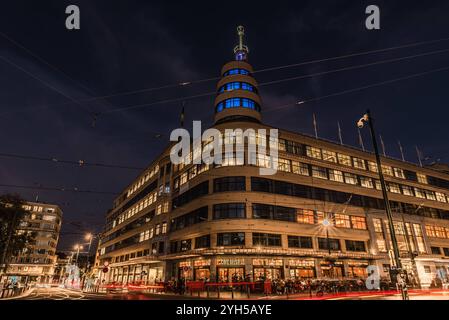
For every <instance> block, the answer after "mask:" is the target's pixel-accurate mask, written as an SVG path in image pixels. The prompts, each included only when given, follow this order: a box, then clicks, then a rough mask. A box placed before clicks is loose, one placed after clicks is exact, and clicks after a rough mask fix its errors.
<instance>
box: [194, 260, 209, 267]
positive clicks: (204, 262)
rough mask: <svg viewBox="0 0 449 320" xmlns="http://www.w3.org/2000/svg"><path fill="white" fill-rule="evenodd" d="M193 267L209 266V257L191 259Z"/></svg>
mask: <svg viewBox="0 0 449 320" xmlns="http://www.w3.org/2000/svg"><path fill="white" fill-rule="evenodd" d="M193 266H194V267H208V266H210V259H200V260H195V261H193Z"/></svg>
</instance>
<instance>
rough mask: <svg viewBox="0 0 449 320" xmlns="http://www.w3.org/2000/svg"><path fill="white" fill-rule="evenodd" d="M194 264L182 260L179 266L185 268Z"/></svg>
mask: <svg viewBox="0 0 449 320" xmlns="http://www.w3.org/2000/svg"><path fill="white" fill-rule="evenodd" d="M191 265H192V263H191V262H190V261H181V262H180V263H179V267H180V268H183V267H190V266H191Z"/></svg>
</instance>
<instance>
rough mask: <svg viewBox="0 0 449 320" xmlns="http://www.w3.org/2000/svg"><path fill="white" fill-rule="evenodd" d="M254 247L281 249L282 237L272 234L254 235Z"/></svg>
mask: <svg viewBox="0 0 449 320" xmlns="http://www.w3.org/2000/svg"><path fill="white" fill-rule="evenodd" d="M253 245H254V246H264V247H280V246H281V235H280V234H271V233H253Z"/></svg>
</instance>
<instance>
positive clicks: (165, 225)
mask: <svg viewBox="0 0 449 320" xmlns="http://www.w3.org/2000/svg"><path fill="white" fill-rule="evenodd" d="M165 233H167V222H163V223H162V234H165Z"/></svg>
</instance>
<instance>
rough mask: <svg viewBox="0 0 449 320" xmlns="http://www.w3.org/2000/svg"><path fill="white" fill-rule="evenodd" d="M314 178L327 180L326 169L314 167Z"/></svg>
mask: <svg viewBox="0 0 449 320" xmlns="http://www.w3.org/2000/svg"><path fill="white" fill-rule="evenodd" d="M312 176H313V177H315V178H319V179H327V172H326V168H323V167H318V166H312Z"/></svg>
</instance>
